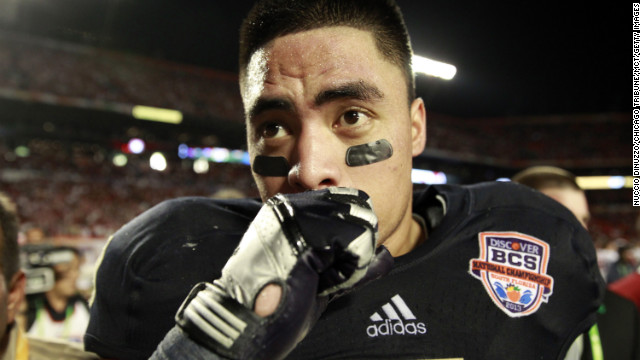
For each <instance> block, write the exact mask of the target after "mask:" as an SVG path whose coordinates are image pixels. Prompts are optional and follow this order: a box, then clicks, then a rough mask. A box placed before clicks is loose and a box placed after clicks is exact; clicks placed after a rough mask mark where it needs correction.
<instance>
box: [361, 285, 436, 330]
mask: <svg viewBox="0 0 640 360" xmlns="http://www.w3.org/2000/svg"><path fill="white" fill-rule="evenodd" d="M382 311H383V312H384V314H385V315H386V318H383V317H382V316H381V315H380V314H378V312H374V313H373V315H371V316H370V317H369V319H371V321H373V322H374V324H371V325H369V326H367V335H369V337H377V336H389V335H420V334H426V333H427V325H426V324H425V323H423V322H419V321H415V320H417V319H416V316H415V315H413V313H412V312H411V310H409V307H408V306H407V304H406V303H405V302H404V300H402V298H401V297H400V295H395V296H394V297H392V298H391V302H388V303H386V304H384V305H382ZM398 313H400V314H398ZM401 316H402V317H401ZM403 319H404V321H403Z"/></svg>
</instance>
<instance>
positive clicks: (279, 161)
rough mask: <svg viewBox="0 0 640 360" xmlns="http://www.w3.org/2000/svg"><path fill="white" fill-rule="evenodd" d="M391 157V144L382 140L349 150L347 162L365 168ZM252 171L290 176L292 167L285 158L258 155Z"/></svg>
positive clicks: (261, 173) (260, 173) (263, 174)
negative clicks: (364, 166)
mask: <svg viewBox="0 0 640 360" xmlns="http://www.w3.org/2000/svg"><path fill="white" fill-rule="evenodd" d="M391 155H393V148H392V147H391V144H390V143H389V142H388V141H387V140H385V139H380V140H377V141H374V142H370V143H367V144H362V145H355V146H352V147H350V148H348V149H347V153H346V157H345V161H346V162H347V165H348V166H363V165H369V164H373V163H377V162H379V161H382V160H386V159H388V158H390V157H391ZM252 169H253V171H254V172H255V173H256V174H258V175H262V176H288V175H289V171H290V170H291V165H289V162H288V161H287V159H286V158H285V157H283V156H265V155H258V156H256V157H255V158H254V159H253V164H252Z"/></svg>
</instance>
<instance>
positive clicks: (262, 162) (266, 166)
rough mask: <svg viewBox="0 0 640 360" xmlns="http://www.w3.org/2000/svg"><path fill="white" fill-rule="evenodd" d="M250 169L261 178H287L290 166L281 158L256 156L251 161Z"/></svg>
mask: <svg viewBox="0 0 640 360" xmlns="http://www.w3.org/2000/svg"><path fill="white" fill-rule="evenodd" d="M252 169H253V171H254V172H255V173H256V174H258V175H262V176H288V175H289V170H290V169H291V166H290V165H289V162H288V161H287V159H286V158H284V157H283V156H265V155H258V156H256V157H255V158H254V159H253V165H252Z"/></svg>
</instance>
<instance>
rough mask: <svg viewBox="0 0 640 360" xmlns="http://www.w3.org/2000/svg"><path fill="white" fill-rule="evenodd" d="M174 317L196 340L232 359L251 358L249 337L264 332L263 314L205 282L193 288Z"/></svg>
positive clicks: (251, 347)
mask: <svg viewBox="0 0 640 360" xmlns="http://www.w3.org/2000/svg"><path fill="white" fill-rule="evenodd" d="M175 320H176V323H177V324H178V325H179V326H180V327H181V328H182V329H183V330H184V332H185V333H187V334H188V335H189V337H191V338H192V339H193V340H194V341H196V342H198V343H200V344H201V345H203V346H205V347H207V348H209V349H211V350H212V351H214V352H215V353H216V354H219V355H222V356H225V357H228V358H230V359H246V358H250V357H251V354H252V353H253V352H254V351H255V350H256V349H254V344H251V343H250V339H252V338H254V337H255V336H256V335H258V336H259V335H260V334H261V333H263V332H264V330H263V329H262V328H263V327H264V326H263V325H262V319H261V318H260V317H258V316H257V315H256V314H255V313H254V312H253V311H251V310H249V309H247V308H246V307H244V306H243V305H242V304H240V303H238V302H237V301H235V300H234V299H232V298H230V297H229V296H227V295H226V294H225V293H224V291H223V290H222V289H221V288H220V287H219V285H217V284H211V283H206V282H202V283H199V284H197V285H196V286H195V287H194V288H193V289H192V290H191V292H190V293H189V296H188V297H187V299H186V300H185V301H184V302H183V304H182V305H181V306H180V309H179V310H178V313H177V314H176V316H175Z"/></svg>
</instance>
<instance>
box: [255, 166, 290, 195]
mask: <svg viewBox="0 0 640 360" xmlns="http://www.w3.org/2000/svg"><path fill="white" fill-rule="evenodd" d="M253 179H254V180H255V182H256V185H257V187H258V191H259V192H260V197H261V198H262V201H266V200H267V199H269V198H271V197H272V196H273V195H275V194H277V193H279V192H287V191H286V189H285V186H286V184H287V181H286V179H287V178H286V177H276V176H260V175H256V174H255V173H253Z"/></svg>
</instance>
